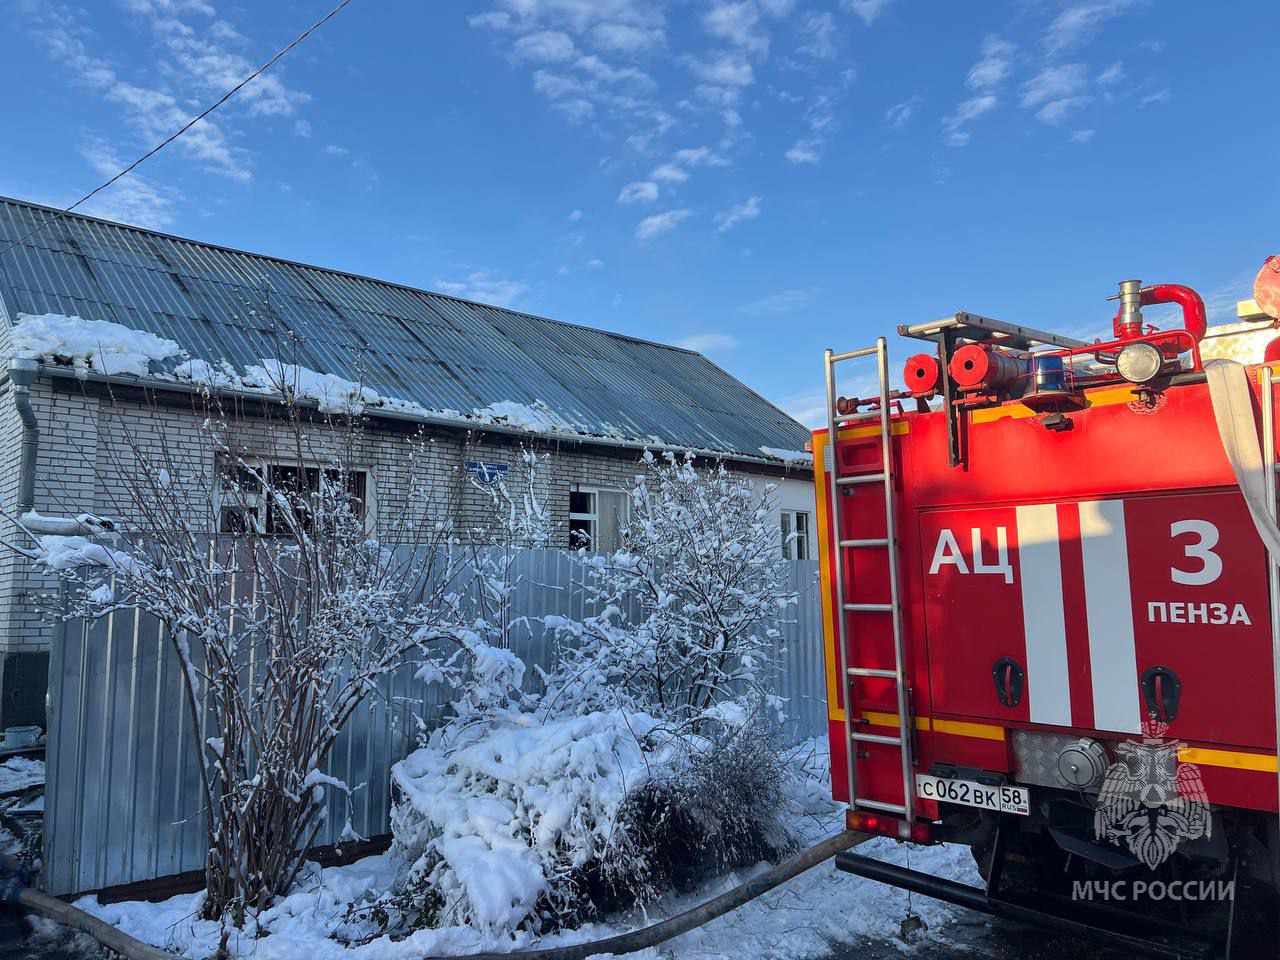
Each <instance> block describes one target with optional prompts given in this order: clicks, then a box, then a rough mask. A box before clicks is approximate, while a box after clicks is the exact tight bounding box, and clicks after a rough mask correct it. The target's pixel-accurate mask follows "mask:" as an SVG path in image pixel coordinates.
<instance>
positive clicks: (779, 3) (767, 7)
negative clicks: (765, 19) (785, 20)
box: [760, 0, 796, 17]
mask: <svg viewBox="0 0 1280 960" xmlns="http://www.w3.org/2000/svg"><path fill="white" fill-rule="evenodd" d="M795 5H796V0H760V9H761V10H763V11H764V12H765V13H766V14H768V15H769V16H771V17H785V16H786V15H787V14H789V13H790V12H791V11H792V9H793V8H794V7H795Z"/></svg>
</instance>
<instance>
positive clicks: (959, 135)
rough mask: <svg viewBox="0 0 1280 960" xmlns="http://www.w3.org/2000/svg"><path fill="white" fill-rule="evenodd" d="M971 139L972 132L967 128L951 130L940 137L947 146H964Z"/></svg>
mask: <svg viewBox="0 0 1280 960" xmlns="http://www.w3.org/2000/svg"><path fill="white" fill-rule="evenodd" d="M972 139H973V134H971V133H970V132H969V131H968V130H952V131H951V132H950V133H948V134H947V135H946V136H945V137H943V138H942V142H943V143H945V144H946V145H947V146H948V147H964V146H968V144H969V141H970V140H972Z"/></svg>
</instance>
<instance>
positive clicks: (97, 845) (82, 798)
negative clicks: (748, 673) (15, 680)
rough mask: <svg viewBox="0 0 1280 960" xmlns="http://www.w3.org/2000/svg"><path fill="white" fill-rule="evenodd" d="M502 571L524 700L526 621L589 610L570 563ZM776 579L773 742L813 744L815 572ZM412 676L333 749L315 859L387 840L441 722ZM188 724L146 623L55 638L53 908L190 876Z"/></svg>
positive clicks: (170, 664) (546, 652)
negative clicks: (403, 777)
mask: <svg viewBox="0 0 1280 960" xmlns="http://www.w3.org/2000/svg"><path fill="white" fill-rule="evenodd" d="M515 569H516V572H517V574H518V576H519V578H520V582H519V586H518V587H517V589H516V592H515V602H514V604H513V610H514V613H515V614H516V615H517V620H516V622H515V625H514V627H513V629H512V630H511V631H510V636H511V646H512V649H513V651H514V652H515V653H516V654H517V655H519V656H520V657H521V658H522V659H523V660H524V661H525V663H526V665H527V666H528V671H527V673H526V677H525V687H526V690H527V691H529V692H531V693H532V692H536V691H537V690H538V689H539V686H540V685H539V682H538V675H537V670H536V668H537V667H542V668H543V669H550V668H551V667H552V666H553V658H554V656H555V644H554V640H553V637H552V636H551V635H550V632H549V631H544V630H543V628H542V625H541V622H540V621H538V620H537V619H535V618H538V617H541V616H543V615H548V614H558V615H560V616H565V617H573V618H578V617H583V616H586V615H588V614H589V613H590V612H591V610H590V607H589V602H588V598H587V594H586V591H585V590H584V589H583V582H582V577H583V574H582V570H581V567H580V566H579V565H578V564H577V563H575V562H574V560H573V557H572V556H571V555H570V554H567V553H564V552H562V551H554V550H545V551H528V552H527V553H525V554H523V555H521V556H520V557H519V558H518V560H517V565H516V568H515ZM790 576H791V578H792V580H791V584H790V586H791V588H792V589H794V590H796V591H797V592H799V593H800V602H799V604H798V605H797V606H796V607H795V608H792V610H791V611H789V612H788V614H787V615H786V622H785V623H784V624H783V625H782V629H781V633H782V636H781V638H780V639H779V641H778V645H777V649H776V650H775V656H774V657H773V658H772V665H773V672H772V675H771V677H770V681H771V687H772V689H773V690H774V692H775V693H776V694H777V695H778V696H780V697H782V698H784V699H785V700H786V701H787V707H786V712H787V714H788V720H787V723H786V724H785V726H784V727H783V734H784V736H785V737H786V739H787V740H788V741H790V742H798V741H801V740H804V739H807V738H809V737H815V736H822V735H825V733H826V730H827V721H826V692H825V691H826V688H825V678H824V674H823V670H824V666H823V651H822V625H821V607H820V603H819V598H818V591H817V585H816V581H817V563H816V562H815V561H795V562H792V563H791V564H790ZM524 617H527V618H529V619H519V618H524ZM416 670H417V665H416V664H412V663H408V664H405V665H404V666H403V667H401V668H400V669H398V670H396V671H394V672H393V673H391V674H389V675H388V676H386V677H384V678H383V679H382V682H381V683H380V685H379V690H378V695H377V696H371V697H370V698H369V699H368V701H367V702H366V703H365V704H364V705H363V706H362V707H361V708H360V709H359V710H358V711H357V713H356V714H355V715H354V716H353V717H352V718H351V720H350V722H349V723H348V724H347V726H346V727H345V728H344V729H343V731H342V734H341V736H340V737H339V738H338V741H337V743H336V744H335V745H334V748H333V751H332V753H331V755H330V758H329V763H328V769H327V771H326V772H327V773H329V774H330V775H332V776H334V777H337V778H338V779H340V780H342V781H344V782H345V783H347V784H348V785H350V786H351V787H352V788H355V789H354V790H353V794H352V798H351V800H350V801H349V802H348V801H347V800H346V798H345V797H342V796H341V795H340V794H339V793H338V792H337V791H330V794H331V799H330V806H329V809H328V816H327V820H326V823H325V826H324V827H323V828H322V830H321V833H320V835H319V836H318V837H317V841H316V842H317V844H318V845H327V844H333V843H338V842H339V841H341V840H343V839H345V838H350V837H353V836H358V837H377V836H382V835H385V834H387V833H388V832H389V824H388V819H389V811H390V806H391V784H390V776H389V774H390V770H391V766H392V764H394V763H396V762H397V761H399V760H401V759H403V758H404V757H405V756H406V755H408V754H409V753H410V752H411V751H412V750H413V748H414V746H415V745H416V742H417V738H418V735H419V727H418V723H417V719H416V718H417V717H423V718H424V719H426V721H427V722H428V724H430V723H432V722H433V721H434V722H438V721H439V720H440V719H441V718H442V717H443V716H444V714H445V710H446V708H447V703H446V701H447V691H443V690H441V689H440V687H439V685H437V684H432V685H427V684H425V683H424V682H423V681H421V680H419V679H416V678H415V676H414V674H415V673H416ZM202 722H203V719H202ZM191 724H192V717H191V713H190V708H189V706H188V705H187V702H186V699H185V697H184V694H183V690H182V685H181V674H180V668H179V665H178V661H177V657H176V656H175V655H174V653H173V652H172V650H171V647H170V644H169V642H168V639H167V638H166V637H165V636H164V635H163V631H162V629H161V628H160V626H159V624H158V623H157V622H156V621H155V620H154V618H152V617H149V616H147V615H144V614H141V613H138V612H136V611H122V612H117V613H114V614H111V615H110V616H108V617H105V618H103V619H102V620H99V621H96V622H83V621H69V622H67V623H65V624H64V625H63V626H62V628H61V629H60V630H59V631H58V632H57V635H56V637H55V640H54V644H53V649H52V651H51V656H50V660H49V729H48V744H47V748H46V761H47V769H46V798H45V834H44V851H43V859H44V871H43V882H44V885H45V888H46V889H47V890H48V892H50V893H52V894H55V895H59V896H62V895H67V894H74V893H80V892H84V891H90V890H100V889H103V888H106V887H112V886H117V885H120V884H126V883H135V882H139V881H146V880H155V879H159V878H163V877H171V876H175V875H177V874H181V873H186V872H189V871H199V870H202V869H203V868H204V861H205V852H206V851H205V836H204V811H203V809H202V806H201V792H200V771H199V768H198V767H197V763H198V762H199V757H198V756H197V755H196V754H195V753H194V751H193V750H192V749H191Z"/></svg>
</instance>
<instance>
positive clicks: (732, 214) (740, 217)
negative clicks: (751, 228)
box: [715, 197, 760, 233]
mask: <svg viewBox="0 0 1280 960" xmlns="http://www.w3.org/2000/svg"><path fill="white" fill-rule="evenodd" d="M758 216H760V197H748V198H747V199H746V200H745V201H743V202H742V203H739V204H737V205H736V206H732V207H730V208H729V209H728V210H723V211H721V212H720V213H717V214H716V217H715V221H716V229H718V230H720V231H721V232H722V233H723V232H724V231H725V230H731V229H733V228H734V227H736V226H737V225H738V224H740V223H742V222H743V221H744V220H754V219H755V218H756V217H758Z"/></svg>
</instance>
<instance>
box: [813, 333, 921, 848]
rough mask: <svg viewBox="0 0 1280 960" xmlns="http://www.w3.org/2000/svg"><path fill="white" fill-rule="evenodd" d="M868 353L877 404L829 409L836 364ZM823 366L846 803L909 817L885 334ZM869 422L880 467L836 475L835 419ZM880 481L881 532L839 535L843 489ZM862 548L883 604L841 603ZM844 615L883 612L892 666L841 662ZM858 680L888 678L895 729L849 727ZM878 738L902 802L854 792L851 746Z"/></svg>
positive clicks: (908, 732)
mask: <svg viewBox="0 0 1280 960" xmlns="http://www.w3.org/2000/svg"><path fill="white" fill-rule="evenodd" d="M870 356H874V357H875V358H876V362H877V365H878V371H879V375H880V409H879V410H878V411H872V412H870V413H868V412H867V411H863V412H861V413H858V412H856V411H855V412H853V413H846V414H841V413H839V412H837V410H836V365H837V364H840V363H843V362H845V361H847V360H858V359H861V358H863V357H870ZM826 367H827V427H828V433H827V447H826V450H827V456H828V457H830V461H829V463H828V465H827V470H828V476H829V478H830V483H831V521H832V524H833V534H834V536H835V538H836V544H835V546H836V549H835V551H834V557H835V563H834V567H835V570H834V572H835V581H836V610H837V615H836V631H835V633H836V636H835V641H836V649H837V650H838V651H839V663H840V676H841V677H842V678H843V690H844V731H845V743H846V747H847V749H846V750H845V758H846V761H847V764H848V777H849V805H850V806H851V807H854V808H859V807H861V808H865V809H868V810H877V811H883V812H886V813H894V814H898V815H900V816H901V817H903V818H904V819H905V820H906V821H907V822H908V823H911V822H914V821H915V789H914V788H915V783H914V777H913V775H912V772H913V758H912V755H911V745H912V741H913V733H914V730H913V729H912V727H913V722H914V721H913V720H912V716H911V709H910V708H911V703H910V700H911V697H910V691H909V690H908V688H907V677H906V651H905V647H904V644H903V637H902V599H901V591H900V590H899V587H898V538H897V524H896V523H895V518H894V512H895V511H894V476H895V474H894V470H893V433H892V425H891V423H890V415H891V413H892V408H891V403H892V401H893V399H894V397H893V396H891V395H890V391H889V347H888V342H887V341H886V340H885V338H884V337H880V338H879V339H878V340H877V341H876V345H875V346H874V347H867V348H865V349H862V350H852V351H850V352H848V353H833V352H832V351H830V350H828V351H827V352H826ZM855 420H856V421H863V422H867V421H871V422H875V423H878V424H879V426H880V456H881V464H882V466H881V470H880V472H879V473H859V474H854V475H846V476H841V475H840V458H839V457H838V456H837V455H836V439H837V431H838V429H839V428H840V426H841V425H842V424H845V423H849V422H850V421H855ZM871 483H879V484H881V485H882V486H883V488H884V514H885V536H884V537H883V538H879V539H869V540H847V539H844V531H845V526H844V524H843V523H842V522H841V507H840V504H841V501H842V500H843V499H844V496H843V493H844V490H845V488H848V487H852V486H853V485H855V484H871ZM864 549H881V550H884V551H885V554H886V562H887V563H888V565H889V600H888V602H887V603H848V602H846V601H845V557H846V556H847V552H848V551H852V550H864ZM850 613H876V614H885V615H887V616H888V617H889V618H890V620H891V622H892V624H893V657H894V665H893V669H892V670H886V669H883V668H875V667H868V666H861V665H858V664H850V663H848V662H847V661H848V646H847V643H848V638H849V636H850V633H849V629H848V615H849V614H850ZM864 678H878V679H884V680H892V681H893V682H894V683H895V684H896V686H897V694H898V734H897V736H892V737H891V736H882V735H880V734H873V733H863V732H861V731H859V730H855V729H854V721H853V703H854V696H853V694H854V687H855V686H856V684H857V682H858V681H859V680H861V679H864ZM864 743H867V744H872V743H874V744H880V745H883V746H892V747H896V748H897V750H898V752H899V754H900V755H901V757H902V797H903V802H902V803H900V804H898V803H885V802H883V801H880V800H871V799H868V798H865V797H859V796H858V774H857V752H858V747H859V745H860V744H864Z"/></svg>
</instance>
